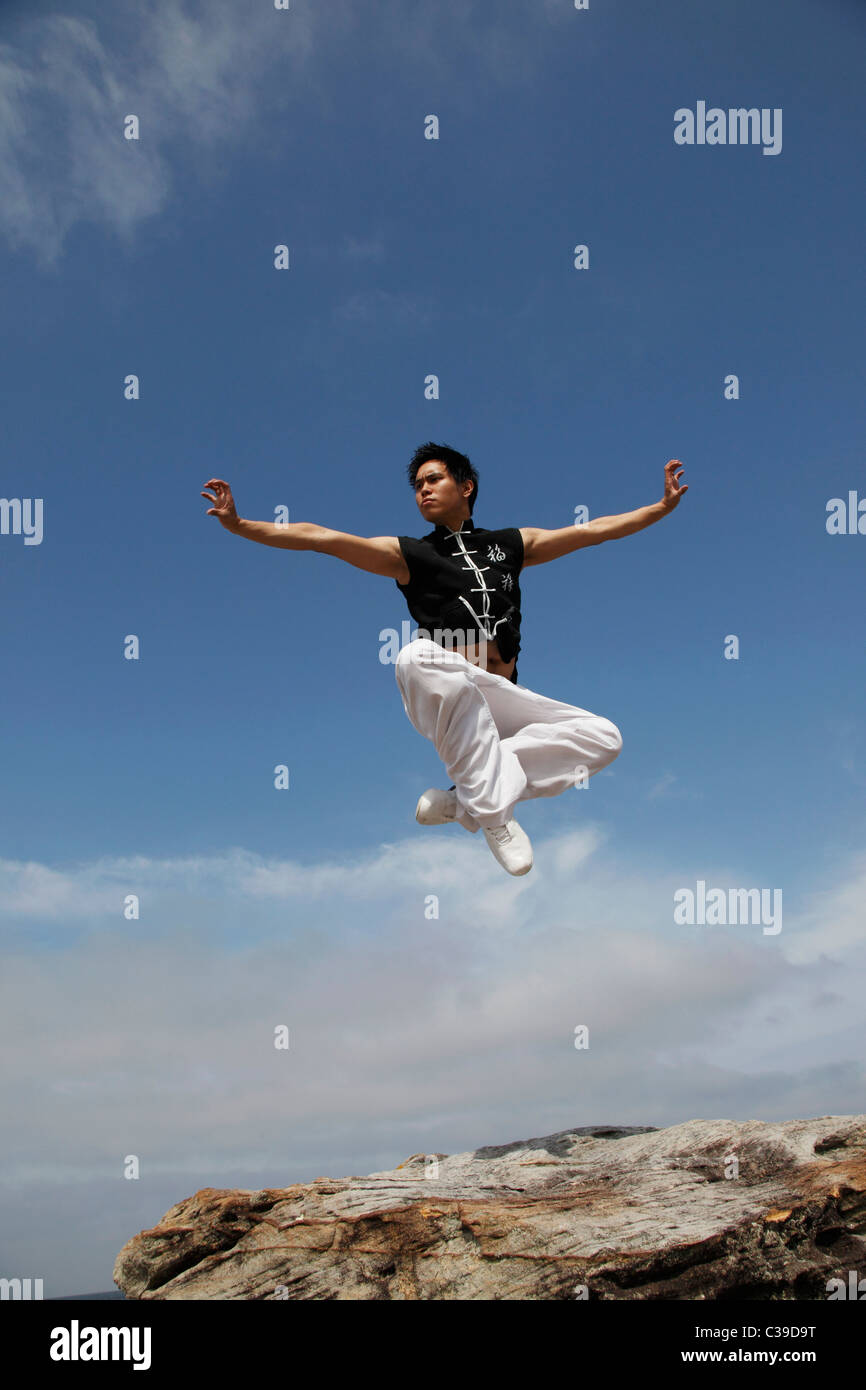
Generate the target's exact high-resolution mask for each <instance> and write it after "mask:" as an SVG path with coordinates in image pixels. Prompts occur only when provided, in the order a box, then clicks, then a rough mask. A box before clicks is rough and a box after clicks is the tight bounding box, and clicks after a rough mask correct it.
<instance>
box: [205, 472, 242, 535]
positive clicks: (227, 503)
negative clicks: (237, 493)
mask: <svg viewBox="0 0 866 1390" xmlns="http://www.w3.org/2000/svg"><path fill="white" fill-rule="evenodd" d="M205 487H209V488H213V496H212V495H211V494H210V493H209V492H203V493H202V494H201V495H202V497H206V498H207V500H208V502H213V503H214V504H215V505H214V506H213V507H208V510H207V515H208V516H215V517H218V518H219V520H220V522H221V523H222V525H223V526H224V527H225V528H226V530H227V531H236V530H237V529H238V526H239V525H240V521H241V518H240V517H239V516H238V513H237V508H236V507H235V499H234V498H233V497H232V490H231V488H230V487H229V485H228V483H225V482H223V480H222V478H211V479H210V481H209V482H207V483H205Z"/></svg>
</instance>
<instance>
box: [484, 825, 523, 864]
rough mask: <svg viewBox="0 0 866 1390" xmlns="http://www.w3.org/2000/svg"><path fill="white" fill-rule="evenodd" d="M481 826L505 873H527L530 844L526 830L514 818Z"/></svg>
mask: <svg viewBox="0 0 866 1390" xmlns="http://www.w3.org/2000/svg"><path fill="white" fill-rule="evenodd" d="M481 828H482V830H483V831H484V838H485V839H486V841H487V843H488V845H489V846H490V848H491V849H492V851H493V853H494V855H495V857H496V858H497V859H498V860H499V862H500V864H501V865H502V867H503V869H505V870H506V872H507V873H509V874H514V875H515V876H517V875H518V874H528V873H529V870H530V869H531V868H532V845H531V844H530V843H529V836H528V835H527V833H526V831H525V830H523V829H522V828H521V827H520V826H519V825H518V824H517V821H516V820H510V821H507V822H506V824H505V825H494V826H491V827H484V826H482V827H481Z"/></svg>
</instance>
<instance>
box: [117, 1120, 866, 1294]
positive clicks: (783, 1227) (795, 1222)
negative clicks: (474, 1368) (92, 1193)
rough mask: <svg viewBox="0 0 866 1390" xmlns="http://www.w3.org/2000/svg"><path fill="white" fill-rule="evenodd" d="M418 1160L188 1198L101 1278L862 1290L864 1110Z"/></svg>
mask: <svg viewBox="0 0 866 1390" xmlns="http://www.w3.org/2000/svg"><path fill="white" fill-rule="evenodd" d="M433 1158H434V1156H433V1155H424V1154H414V1155H413V1156H412V1157H411V1158H408V1159H406V1161H405V1162H404V1163H401V1164H399V1165H398V1167H397V1168H396V1169H394V1170H393V1171H392V1172H385V1173H371V1174H370V1175H369V1176H368V1177H350V1178H336V1179H334V1178H316V1180H315V1181H314V1182H310V1183H298V1184H296V1185H295V1186H293V1187H286V1188H276V1189H275V1188H270V1189H268V1190H265V1191H260V1192H247V1191H241V1190H220V1189H218V1188H212V1187H206V1188H203V1189H202V1190H201V1191H199V1192H196V1194H195V1196H193V1197H188V1198H187V1199H186V1200H185V1201H183V1202H180V1203H178V1205H177V1206H174V1207H172V1208H171V1210H170V1211H168V1212H167V1213H166V1215H165V1216H164V1217H163V1219H162V1220H161V1221H160V1222H159V1224H158V1225H157V1226H154V1227H153V1229H152V1230H148V1231H142V1232H141V1233H140V1234H139V1235H137V1236H135V1237H133V1239H132V1240H130V1241H129V1242H128V1243H127V1244H126V1245H125V1246H124V1247H123V1249H122V1250H121V1252H120V1254H119V1255H118V1257H117V1261H116V1264H115V1267H114V1280H115V1283H117V1284H118V1285H119V1286H120V1288H121V1289H122V1290H123V1292H124V1293H125V1294H126V1296H127V1297H128V1298H136V1299H177V1298H193V1299H205V1298H207V1299H210V1298H215V1299H220V1298H224V1299H283V1298H289V1299H425V1298H434V1299H435V1298H442V1299H533V1300H539V1299H563V1298H567V1299H574V1298H581V1297H583V1298H589V1299H725V1298H737V1299H826V1298H827V1296H828V1293H827V1281H828V1280H830V1279H833V1278H840V1279H843V1280H847V1278H848V1272H849V1271H850V1270H856V1271H859V1276H860V1277H864V1276H866V1116H864V1115H858V1116H851V1115H842V1116H840V1115H829V1116H823V1117H821V1118H819V1119H813V1120H788V1121H785V1122H779V1123H768V1124H765V1123H762V1122H759V1121H751V1122H748V1123H736V1122H734V1121H730V1120H690V1121H688V1122H687V1123H685V1124H680V1125H673V1126H672V1127H671V1128H669V1129H651V1128H619V1127H614V1126H596V1127H588V1128H583V1129H573V1130H566V1131H564V1132H563V1133H560V1134H551V1135H548V1136H547V1137H546V1138H543V1139H527V1140H522V1141H519V1142H517V1143H513V1144H505V1145H502V1146H501V1147H498V1148H485V1149H476V1150H475V1151H474V1152H472V1153H462V1154H453V1155H451V1156H447V1155H445V1154H439V1155H436V1156H435V1159H436V1162H435V1163H434V1162H433ZM734 1159H735V1160H736V1163H735V1162H734ZM437 1164H438V1174H437V1172H436V1168H437Z"/></svg>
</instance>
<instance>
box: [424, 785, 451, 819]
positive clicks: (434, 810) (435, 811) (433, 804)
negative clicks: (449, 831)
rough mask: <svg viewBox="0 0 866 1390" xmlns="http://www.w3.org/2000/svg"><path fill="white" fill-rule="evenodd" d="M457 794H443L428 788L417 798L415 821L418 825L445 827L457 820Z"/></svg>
mask: <svg viewBox="0 0 866 1390" xmlns="http://www.w3.org/2000/svg"><path fill="white" fill-rule="evenodd" d="M458 809H459V807H458V805H457V793H456V791H454V789H453V788H452V789H451V791H447V792H443V791H440V790H439V788H438V787H428V788H427V791H426V792H423V793H422V795H421V796H420V797H419V798H418V805H417V806H416V807H415V819H416V821H417V822H418V824H419V825H446V824H448V822H450V821H454V820H456V819H457V811H458Z"/></svg>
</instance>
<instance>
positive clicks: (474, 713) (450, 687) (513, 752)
mask: <svg viewBox="0 0 866 1390" xmlns="http://www.w3.org/2000/svg"><path fill="white" fill-rule="evenodd" d="M395 675H396V678H397V685H398V686H399V688H400V694H401V695H402V697H403V708H404V709H405V711H406V713H407V715H408V716H409V718H410V719H411V721H412V723H413V724H414V725H415V728H416V729H417V730H418V732H419V733H420V734H423V735H424V737H425V738H428V739H430V741H431V743H433V744H434V745H435V748H436V752H437V753H438V754H439V756H440V758H441V759H442V761H443V763H444V764H445V767H446V770H447V772H448V776H449V777H450V778H451V781H452V782H453V783H454V785H455V787H456V792H457V803H458V806H459V808H460V809H459V811H458V814H457V820H458V821H459V822H460V824H461V825H463V826H465V828H466V829H467V830H471V831H472V832H473V833H474V832H475V831H477V830H479V829H481V828H489V827H491V826H494V825H502V824H504V822H505V821H508V820H511V818H512V816H513V814H514V807H515V806H516V804H517V802H518V801H528V800H530V799H531V798H532V797H535V796H558V795H559V794H560V792H564V791H566V790H567V789H568V788H569V787H573V786H575V785H576V783H577V782H578V781H579V780H581V779H585V778H586V777H591V776H593V774H594V773H596V772H600V771H601V769H602V768H603V767H607V765H608V764H609V763H612V762H613V760H614V758H615V757H616V756H617V754H618V753H619V751H620V749H621V748H622V736H621V734H620V732H619V729H618V728H617V727H616V725H615V724H611V722H610V720H609V719H603V718H602V717H601V715H598V714H590V712H589V710H585V709H578V708H577V706H576V705H566V704H563V703H562V702H561V701H560V700H549V699H548V698H547V696H545V695H537V694H536V693H535V691H533V690H527V689H526V687H525V686H522V685H515V684H514V683H513V682H512V681H510V680H507V679H506V678H505V676H495V675H493V674H492V673H491V672H490V671H485V670H483V669H482V668H481V667H480V666H473V665H472V663H471V662H469V661H467V660H466V658H465V657H464V656H461V655H460V654H459V653H458V652H450V651H447V650H446V649H445V648H444V647H442V646H440V645H439V643H438V642H433V641H431V640H430V638H427V637H417V638H416V639H415V641H414V642H408V643H407V644H406V646H405V647H403V648H402V649H401V651H400V653H399V655H398V657H397V663H396V670H395Z"/></svg>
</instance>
